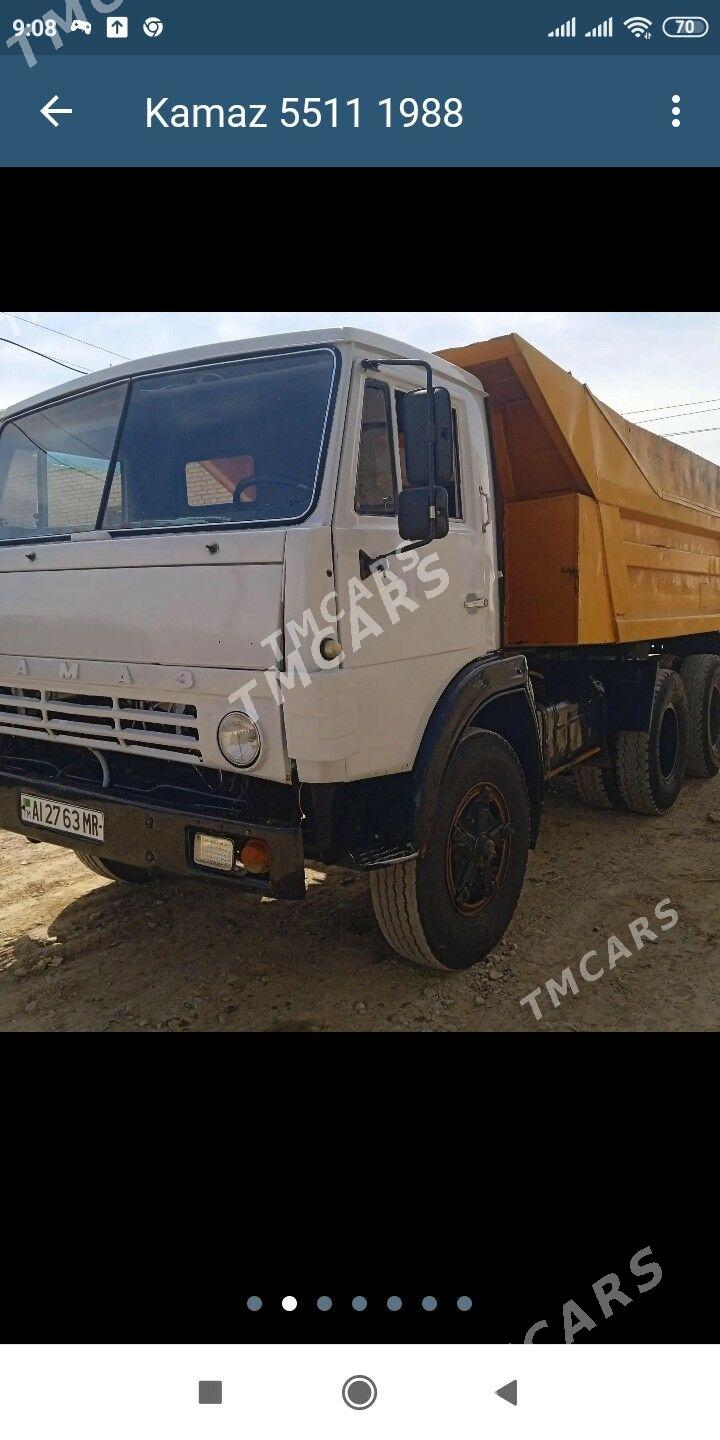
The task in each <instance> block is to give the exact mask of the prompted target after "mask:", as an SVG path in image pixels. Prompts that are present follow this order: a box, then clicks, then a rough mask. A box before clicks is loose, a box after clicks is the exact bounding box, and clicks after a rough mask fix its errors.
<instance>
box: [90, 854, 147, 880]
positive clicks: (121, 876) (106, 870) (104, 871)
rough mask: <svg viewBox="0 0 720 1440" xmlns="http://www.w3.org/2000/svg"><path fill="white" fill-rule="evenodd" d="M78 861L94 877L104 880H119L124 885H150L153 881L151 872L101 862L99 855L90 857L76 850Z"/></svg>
mask: <svg viewBox="0 0 720 1440" xmlns="http://www.w3.org/2000/svg"><path fill="white" fill-rule="evenodd" d="M75 854H76V855H77V858H78V860H79V861H80V863H81V865H84V866H85V868H86V870H92V872H93V875H102V877H103V879H104V880H119V881H120V882H121V884H124V885H148V884H149V883H150V881H151V880H152V878H153V877H152V875H151V874H150V871H149V870H140V869H136V867H135V866H134V865H120V864H118V863H116V862H115V861H113V860H101V859H100V856H99V855H88V854H86V852H85V851H84V850H76V851H75Z"/></svg>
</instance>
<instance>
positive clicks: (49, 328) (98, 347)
mask: <svg viewBox="0 0 720 1440" xmlns="http://www.w3.org/2000/svg"><path fill="white" fill-rule="evenodd" d="M3 315H9V316H10V318H11V319H12V320H21V321H22V323H23V325H34V326H35V327H36V328H37V329H38V330H47V332H48V334H49V335H62V337H63V340H74V341H75V342H76V344H78V345H88V346H89V347H90V349H91V350H102V352H103V354H104V355H114V356H115V359H116V360H129V359H130V356H129V355H121V354H120V351H119V350H108V348H107V346H106V345H96V344H95V343H94V341H92V340H81V339H80V338H79V336H77V335H68V333H67V331H66V330H54V329H53V327H52V325H43V324H42V323H41V322H40V321H39V320H28V319H27V317H26V316H25V315H14V314H13V312H12V310H3Z"/></svg>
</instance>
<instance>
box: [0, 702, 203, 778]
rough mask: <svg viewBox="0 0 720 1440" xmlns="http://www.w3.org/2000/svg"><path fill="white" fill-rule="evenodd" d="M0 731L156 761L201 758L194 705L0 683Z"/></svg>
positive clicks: (0, 732) (197, 759) (3, 733)
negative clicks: (69, 692) (38, 688)
mask: <svg viewBox="0 0 720 1440" xmlns="http://www.w3.org/2000/svg"><path fill="white" fill-rule="evenodd" d="M0 735H24V736H28V737H31V738H34V739H38V738H41V737H43V738H47V739H50V740H58V741H62V742H63V743H64V744H68V743H70V744H73V745H81V746H83V747H85V748H86V749H93V750H116V751H126V752H127V751H130V752H132V753H134V754H140V755H153V756H154V757H155V758H156V759H167V760H188V761H192V762H193V763H197V761H201V760H202V750H201V748H200V732H199V730H198V726H197V710H196V708H195V706H194V705H174V704H170V703H168V702H166V701H158V700H135V699H134V698H133V699H124V698H118V697H117V696H113V695H72V694H67V695H66V694H63V693H62V691H59V690H35V689H29V688H28V689H16V688H15V687H13V688H12V689H10V688H9V687H8V686H5V685H0Z"/></svg>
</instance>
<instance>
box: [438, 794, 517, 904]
mask: <svg viewBox="0 0 720 1440" xmlns="http://www.w3.org/2000/svg"><path fill="white" fill-rule="evenodd" d="M512 834H513V831H512V826H511V825H510V812H509V809H508V806H507V802H506V800H505V797H504V795H503V794H502V792H501V791H500V790H498V788H497V786H495V785H492V784H490V783H486V784H482V785H476V786H474V787H473V789H472V790H470V791H469V792H468V793H467V795H465V796H464V798H463V799H462V800H461V802H460V804H459V806H458V808H457V810H456V811H455V815H454V817H453V821H452V824H451V826H450V832H449V835H448V843H447V853H446V863H445V871H446V877H447V884H448V890H449V892H450V897H451V899H452V902H453V905H454V906H455V908H456V910H458V911H459V912H460V914H461V915H476V914H478V913H479V911H480V910H482V909H484V908H485V906H486V905H487V904H488V903H489V902H490V900H491V899H492V897H493V895H495V894H496V892H497V891H498V890H499V889H500V886H501V885H502V882H503V880H504V878H505V872H506V870H507V862H508V857H509V854H510V843H511V839H512Z"/></svg>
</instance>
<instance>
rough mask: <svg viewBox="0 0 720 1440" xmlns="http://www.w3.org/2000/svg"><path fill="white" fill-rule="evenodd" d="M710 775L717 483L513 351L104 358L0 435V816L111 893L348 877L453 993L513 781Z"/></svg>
mask: <svg viewBox="0 0 720 1440" xmlns="http://www.w3.org/2000/svg"><path fill="white" fill-rule="evenodd" d="M719 768H720V472H719V471H718V468H717V467H716V466H715V465H712V464H710V463H709V462H708V461H706V460H703V459H701V458H700V457H699V456H697V455H693V454H691V453H690V452H689V451H688V450H686V449H684V448H682V447H680V446H678V445H675V444H673V443H672V442H671V441H669V440H666V439H660V438H658V437H657V436H656V435H652V434H649V433H648V432H647V431H645V430H643V429H642V428H641V427H639V426H637V425H634V424H631V423H629V422H628V421H627V420H625V419H624V418H623V417H622V416H621V415H619V414H616V413H615V412H614V411H613V410H611V409H609V408H608V406H606V405H604V404H603V403H602V402H601V401H600V400H598V399H597V398H596V397H595V396H594V395H593V394H592V393H591V392H590V391H589V390H588V389H587V387H586V386H584V385H583V384H581V383H580V381H579V380H577V379H575V378H574V377H573V376H572V375H570V374H568V373H567V372H566V371H565V370H563V369H561V368H560V367H559V366H557V365H556V364H554V363H553V362H552V361H551V360H549V359H547V358H546V357H545V356H543V355H541V354H540V353H539V351H537V350H536V349H534V348H533V347H532V346H531V345H529V344H528V343H527V342H526V341H524V340H522V339H521V338H520V337H519V336H517V335H508V336H504V337H500V338H498V339H493V340H485V341H482V342H479V343H478V344H475V345H470V346H464V347H462V348H459V349H450V350H446V351H443V352H442V353H441V354H437V355H430V354H426V353H424V352H422V351H420V350H417V349H414V348H413V347H411V346H408V345H405V344H403V343H398V342H394V341H392V340H388V339H385V338H383V337H381V336H377V335H373V334H369V333H365V332H363V331H359V330H352V329H338V330H329V331H328V330H326V331H320V332H313V333H308V334H295V335H283V336H274V337H270V338H266V339H262V340H256V341H242V342H239V343H237V344H225V345H214V346H209V347H206V348H201V349H197V350H187V351H181V352H177V353H174V354H169V355H161V356H155V357H151V358H150V359H147V360H133V361H130V362H128V363H126V364H125V363H124V364H120V365H116V366H114V367H112V368H111V369H109V370H106V371H104V372H101V373H96V374H92V375H89V376H86V377H83V378H82V379H81V380H76V381H73V382H71V383H70V384H66V385H63V386H61V387H59V388H58V389H56V390H52V391H50V392H48V393H46V394H44V395H41V396H38V397H37V398H35V399H33V400H31V401H27V402H26V403H23V404H19V405H15V406H12V407H10V408H9V409H8V410H7V411H6V413H5V414H4V416H3V418H2V422H1V427H0V827H1V828H5V829H7V830H10V831H15V832H16V833H19V834H22V835H25V836H26V837H27V839H28V840H29V841H30V842H32V843H34V844H36V843H39V842H41V841H54V842H56V843H57V844H59V845H64V846H69V847H71V848H72V849H74V850H75V851H76V853H77V855H78V857H79V858H80V859H81V860H82V862H83V863H84V864H85V865H86V866H87V867H89V869H90V870H92V871H93V872H94V873H95V874H97V875H100V876H104V877H106V878H110V879H113V880H117V881H123V882H126V883H132V884H148V883H150V882H152V881H153V880H156V879H157V878H158V877H162V876H174V877H187V878H196V879H202V880H204V881H206V882H214V883H216V884H217V885H218V886H225V887H235V888H236V889H237V890H240V891H244V892H251V893H254V894H255V895H257V896H258V897H260V898H262V897H274V898H277V899H285V900H291V901H292V900H299V899H301V898H302V896H303V895H304V893H305V867H306V865H307V864H311V865H315V866H320V867H322V866H340V867H345V868H347V869H348V870H352V871H359V872H367V874H368V876H369V884H370V889H371V893H372V900H373V904H374V908H375V913H376V915H377V919H378V921H379V924H380V927H381V929H382V931H383V934H384V936H385V938H386V939H387V941H388V943H389V944H390V946H392V948H393V949H394V950H395V951H397V952H398V953H399V954H400V955H402V956H404V957H406V958H407V959H409V960H410V961H413V962H416V963H418V964H420V965H432V966H439V967H441V968H443V969H448V970H464V969H466V968H467V967H469V966H471V965H473V964H474V963H475V962H477V961H478V960H480V959H482V958H483V957H484V956H486V955H488V953H489V952H490V951H492V949H493V947H494V946H495V945H496V944H497V943H498V941H499V940H500V938H501V936H502V935H503V933H504V931H505V930H506V928H507V926H508V924H509V922H510V920H511V917H512V915H513V912H514V910H515V907H516V904H517V901H518V898H519V895H520V892H521V889H522V885H523V880H524V876H525V869H526V864H527V860H528V853H529V850H530V849H531V847H532V846H534V844H535V843H536V840H537V837H538V833H539V830H540V825H541V817H542V810H543V799H544V795H545V790H546V786H547V782H548V780H549V779H551V778H552V777H554V776H557V775H559V774H561V773H563V772H565V771H568V772H570V771H572V772H574V775H575V783H576V786H577V791H578V795H579V797H580V799H581V800H582V801H583V802H585V803H587V804H589V805H594V806H600V807H604V808H607V809H617V810H622V809H625V810H631V811H634V812H637V813H639V814H643V815H647V816H649V817H651V818H652V817H658V816H662V815H664V814H665V813H666V812H667V811H668V810H669V809H670V807H671V806H672V805H673V804H674V802H675V800H676V799H677V796H678V794H679V792H680V789H681V786H682V784H683V781H684V779H685V777H686V775H691V776H694V777H699V778H703V777H705V778H708V777H712V776H714V775H716V774H717V772H718V769H719Z"/></svg>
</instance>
